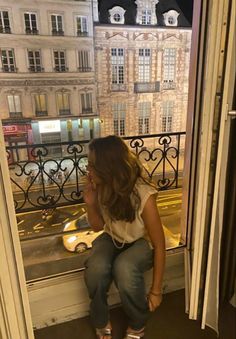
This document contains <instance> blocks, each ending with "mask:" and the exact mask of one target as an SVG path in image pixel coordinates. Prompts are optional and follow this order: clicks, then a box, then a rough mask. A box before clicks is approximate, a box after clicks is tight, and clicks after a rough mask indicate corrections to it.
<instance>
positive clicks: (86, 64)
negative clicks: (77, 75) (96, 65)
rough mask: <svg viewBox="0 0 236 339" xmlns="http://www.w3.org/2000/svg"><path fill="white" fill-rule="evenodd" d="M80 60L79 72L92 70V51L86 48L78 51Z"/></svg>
mask: <svg viewBox="0 0 236 339" xmlns="http://www.w3.org/2000/svg"><path fill="white" fill-rule="evenodd" d="M78 60H79V67H78V71H79V72H91V71H92V67H91V64H90V52H89V51H86V50H81V51H78Z"/></svg>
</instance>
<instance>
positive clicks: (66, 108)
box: [56, 92, 71, 115]
mask: <svg viewBox="0 0 236 339" xmlns="http://www.w3.org/2000/svg"><path fill="white" fill-rule="evenodd" d="M56 96H57V107H58V113H59V115H70V114H71V111H70V94H69V93H67V92H57V94H56Z"/></svg>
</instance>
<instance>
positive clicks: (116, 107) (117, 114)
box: [111, 102, 126, 136]
mask: <svg viewBox="0 0 236 339" xmlns="http://www.w3.org/2000/svg"><path fill="white" fill-rule="evenodd" d="M111 111H112V115H113V131H114V134H115V135H118V136H125V132H126V131H125V130H126V125H125V121H126V104H125V103H121V102H116V103H113V104H112V108H111Z"/></svg>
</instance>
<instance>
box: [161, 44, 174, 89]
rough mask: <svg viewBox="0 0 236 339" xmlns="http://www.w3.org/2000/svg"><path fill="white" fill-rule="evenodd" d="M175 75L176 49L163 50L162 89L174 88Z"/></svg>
mask: <svg viewBox="0 0 236 339" xmlns="http://www.w3.org/2000/svg"><path fill="white" fill-rule="evenodd" d="M175 73H176V49H175V48H165V49H164V53H163V87H164V89H174V88H175Z"/></svg>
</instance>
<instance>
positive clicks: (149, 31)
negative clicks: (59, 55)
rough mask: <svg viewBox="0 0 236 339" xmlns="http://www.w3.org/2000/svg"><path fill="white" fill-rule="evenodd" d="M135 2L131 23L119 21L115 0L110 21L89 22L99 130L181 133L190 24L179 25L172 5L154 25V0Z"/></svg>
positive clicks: (188, 56) (109, 11)
mask: <svg viewBox="0 0 236 339" xmlns="http://www.w3.org/2000/svg"><path fill="white" fill-rule="evenodd" d="M135 3H136V5H137V11H136V20H135V21H134V22H133V23H129V24H127V23H126V22H125V20H124V17H125V9H124V8H122V7H121V6H120V7H119V6H117V2H116V6H114V7H113V8H111V9H109V10H108V21H110V23H105V24H104V23H101V22H100V23H97V24H95V65H96V70H97V75H96V78H97V84H98V91H97V105H98V112H99V116H100V119H101V122H102V123H101V134H102V135H107V134H112V133H116V134H119V135H121V136H130V135H143V134H154V133H161V132H179V131H185V128H186V127H185V125H186V113H187V100H188V78H189V61H190V44H191V27H180V23H178V16H179V13H178V12H177V11H176V10H174V9H172V10H169V11H166V12H165V13H163V22H164V23H165V26H163V25H162V26H160V24H159V23H158V21H157V14H156V9H155V8H156V7H155V5H156V4H157V3H158V1H145V6H146V7H147V8H146V7H145V6H144V2H142V1H135ZM145 8H146V9H145ZM122 10H123V11H122ZM122 13H123V16H124V17H122ZM103 16H104V14H103Z"/></svg>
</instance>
